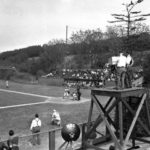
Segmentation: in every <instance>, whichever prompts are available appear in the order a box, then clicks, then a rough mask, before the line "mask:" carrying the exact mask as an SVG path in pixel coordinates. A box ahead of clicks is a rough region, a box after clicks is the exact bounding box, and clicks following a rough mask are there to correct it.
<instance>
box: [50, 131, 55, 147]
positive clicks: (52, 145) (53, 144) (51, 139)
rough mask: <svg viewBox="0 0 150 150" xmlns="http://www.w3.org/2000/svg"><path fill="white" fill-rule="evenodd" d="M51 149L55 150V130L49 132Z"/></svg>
mask: <svg viewBox="0 0 150 150" xmlns="http://www.w3.org/2000/svg"><path fill="white" fill-rule="evenodd" d="M49 150H55V131H52V132H49Z"/></svg>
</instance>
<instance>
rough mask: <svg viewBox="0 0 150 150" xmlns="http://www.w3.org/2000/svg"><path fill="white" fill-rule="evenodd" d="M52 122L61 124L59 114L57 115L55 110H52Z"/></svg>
mask: <svg viewBox="0 0 150 150" xmlns="http://www.w3.org/2000/svg"><path fill="white" fill-rule="evenodd" d="M52 123H54V124H57V125H60V124H61V118H60V115H59V113H58V112H57V111H56V110H53V114H52Z"/></svg>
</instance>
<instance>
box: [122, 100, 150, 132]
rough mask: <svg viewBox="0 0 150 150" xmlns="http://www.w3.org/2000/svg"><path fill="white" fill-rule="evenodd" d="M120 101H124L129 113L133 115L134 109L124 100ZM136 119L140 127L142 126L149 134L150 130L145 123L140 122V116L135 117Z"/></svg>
mask: <svg viewBox="0 0 150 150" xmlns="http://www.w3.org/2000/svg"><path fill="white" fill-rule="evenodd" d="M122 102H123V103H124V105H125V106H126V108H127V109H128V110H129V111H130V113H131V115H132V116H134V115H135V111H134V110H133V109H132V108H131V107H130V106H129V104H128V103H127V102H126V101H122ZM137 121H138V122H139V124H140V125H141V127H143V129H144V130H145V131H146V132H147V133H148V134H149V135H150V130H149V129H148V128H147V127H146V125H145V124H144V123H143V122H142V120H141V119H140V118H137Z"/></svg>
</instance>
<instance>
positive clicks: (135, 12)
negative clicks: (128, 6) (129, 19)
mask: <svg viewBox="0 0 150 150" xmlns="http://www.w3.org/2000/svg"><path fill="white" fill-rule="evenodd" d="M138 13H141V11H132V12H131V14H138Z"/></svg>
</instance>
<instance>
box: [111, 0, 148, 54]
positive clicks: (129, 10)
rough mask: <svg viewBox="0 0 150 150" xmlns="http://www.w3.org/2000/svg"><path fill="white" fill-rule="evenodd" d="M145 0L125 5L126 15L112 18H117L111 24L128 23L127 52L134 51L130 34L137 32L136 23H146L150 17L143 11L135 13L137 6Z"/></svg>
mask: <svg viewBox="0 0 150 150" xmlns="http://www.w3.org/2000/svg"><path fill="white" fill-rule="evenodd" d="M142 1H143V0H137V1H136V2H134V3H133V2H132V0H131V1H130V3H127V4H124V3H123V5H124V6H125V8H126V14H112V16H113V17H114V18H115V20H114V21H109V22H110V23H118V22H121V23H122V22H124V23H126V29H127V30H126V33H127V43H126V44H127V50H129V51H130V52H131V53H132V49H130V42H129V41H130V40H129V38H130V34H131V32H132V31H133V30H135V28H136V26H135V23H136V22H140V21H144V20H146V18H145V17H147V16H150V14H141V11H133V9H134V8H135V6H136V5H137V4H139V3H141V2H142Z"/></svg>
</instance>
